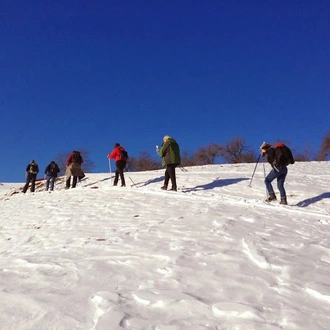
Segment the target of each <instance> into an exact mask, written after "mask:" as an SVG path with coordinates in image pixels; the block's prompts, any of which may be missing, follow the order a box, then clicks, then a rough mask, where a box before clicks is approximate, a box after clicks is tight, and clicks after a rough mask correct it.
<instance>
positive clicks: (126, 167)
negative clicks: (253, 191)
mask: <svg viewBox="0 0 330 330" xmlns="http://www.w3.org/2000/svg"><path fill="white" fill-rule="evenodd" d="M125 169H126V172H128V162H127V163H126V166H125ZM127 176H128V178H129V179H130V180H131V182H132V183H133V186H134V187H136V188H137V185H136V184H135V183H134V181H133V180H132V178H131V177H130V176H129V175H128V174H127Z"/></svg>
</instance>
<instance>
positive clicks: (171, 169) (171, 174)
mask: <svg viewBox="0 0 330 330" xmlns="http://www.w3.org/2000/svg"><path fill="white" fill-rule="evenodd" d="M177 166H178V165H177V164H168V165H166V170H165V182H164V185H165V186H166V187H167V186H168V183H169V181H170V179H171V182H172V189H177V187H176V176H175V168H176V167H177Z"/></svg>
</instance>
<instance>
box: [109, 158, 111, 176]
mask: <svg viewBox="0 0 330 330" xmlns="http://www.w3.org/2000/svg"><path fill="white" fill-rule="evenodd" d="M108 159H109V172H110V174H111V162H110V158H108Z"/></svg>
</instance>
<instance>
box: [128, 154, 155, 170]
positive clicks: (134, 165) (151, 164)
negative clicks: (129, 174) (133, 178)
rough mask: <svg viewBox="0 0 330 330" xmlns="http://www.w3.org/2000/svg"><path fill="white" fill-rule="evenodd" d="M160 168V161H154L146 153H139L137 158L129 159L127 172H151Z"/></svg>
mask: <svg viewBox="0 0 330 330" xmlns="http://www.w3.org/2000/svg"><path fill="white" fill-rule="evenodd" d="M160 168H161V159H160V158H159V159H157V160H156V159H154V158H152V157H151V156H150V154H149V153H148V152H147V151H143V152H141V153H140V154H139V155H138V157H130V158H129V161H128V164H127V169H128V170H129V171H151V170H157V169H160Z"/></svg>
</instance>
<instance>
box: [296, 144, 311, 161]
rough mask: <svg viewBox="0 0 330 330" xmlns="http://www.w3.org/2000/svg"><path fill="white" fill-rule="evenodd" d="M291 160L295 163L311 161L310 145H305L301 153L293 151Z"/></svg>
mask: <svg viewBox="0 0 330 330" xmlns="http://www.w3.org/2000/svg"><path fill="white" fill-rule="evenodd" d="M292 153H293V158H294V160H295V161H296V162H308V161H311V160H313V159H314V158H315V157H313V150H312V147H311V146H310V145H306V146H305V147H304V149H303V150H302V152H295V151H293V152H292Z"/></svg>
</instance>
